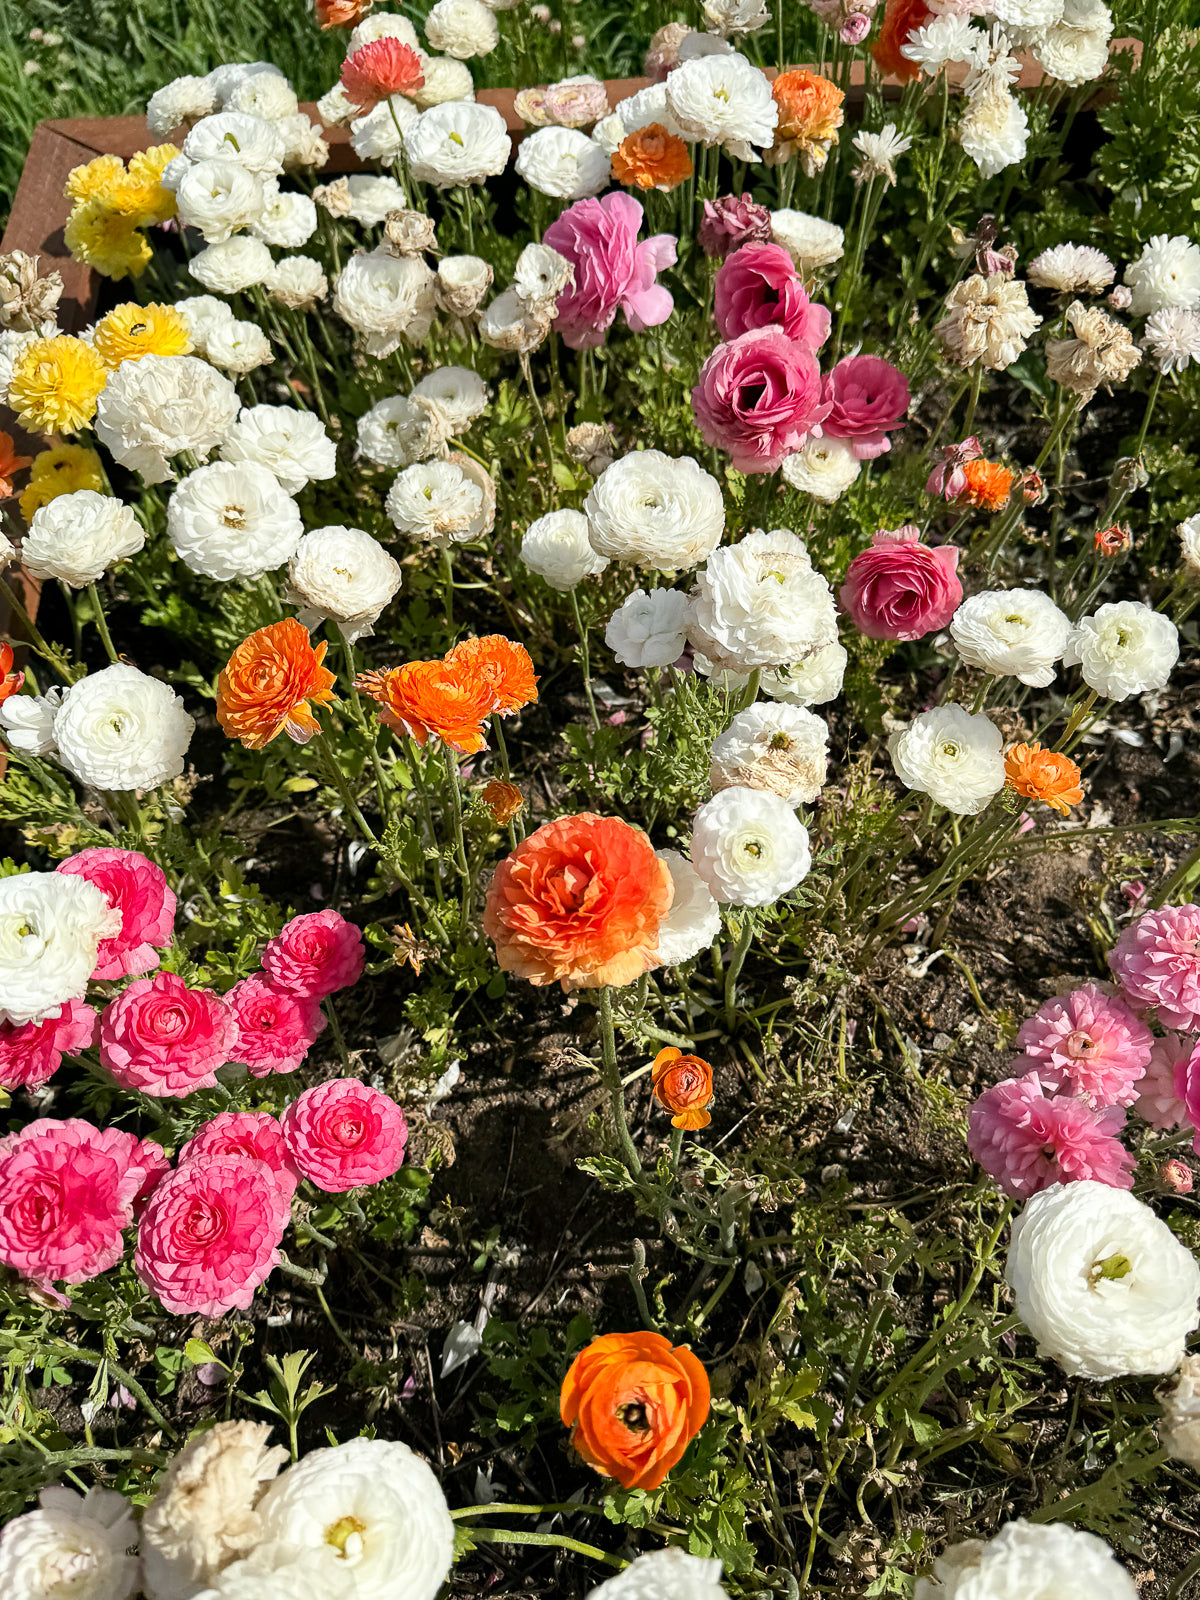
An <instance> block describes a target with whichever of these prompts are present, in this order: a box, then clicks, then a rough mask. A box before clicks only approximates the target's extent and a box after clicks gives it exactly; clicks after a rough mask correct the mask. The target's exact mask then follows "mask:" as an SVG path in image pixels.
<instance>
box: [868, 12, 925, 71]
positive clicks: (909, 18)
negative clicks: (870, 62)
mask: <svg viewBox="0 0 1200 1600" xmlns="http://www.w3.org/2000/svg"><path fill="white" fill-rule="evenodd" d="M932 15H933V13H932V12H931V11H930V9H929V7H928V6H927V5H926V4H925V0H887V7H886V9H885V11H884V14H883V26H882V28H881V29H880V30H879V37H878V38H877V39H876V40H875V43H874V44H873V45H872V46H871V54H872V55H873V56H874V57H875V65H876V66H877V67H878V68H879V70H880V72H881V73H882V74H883V76H884V77H885V78H899V79H901V80H902V81H904V82H907V81H908V80H909V79H910V78H919V77H920V76H921V69H920V67H918V66H917V64H916V62H915V61H909V60H908V59H907V57H905V56H902V55H901V54H900V51H901V48H902V47H903V46H904V45H906V44H907V43H908V41H909V39H910V37H911V36H912V35H913V34H914V33H915V32H916V31H917V29H918V28H923V27H924V26H925V24H926V23H927V22H928V21H929V20H930V18H931V17H932Z"/></svg>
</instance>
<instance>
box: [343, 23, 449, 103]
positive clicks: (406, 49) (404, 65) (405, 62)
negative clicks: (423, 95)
mask: <svg viewBox="0 0 1200 1600" xmlns="http://www.w3.org/2000/svg"><path fill="white" fill-rule="evenodd" d="M431 42H432V41H431ZM341 80H342V88H343V89H345V91H346V93H347V94H348V95H349V97H350V99H351V100H353V101H354V103H355V104H356V105H357V106H359V107H360V108H361V109H362V110H363V111H373V110H374V108H375V107H376V106H377V105H378V104H379V102H380V101H381V100H388V99H390V98H391V96H392V95H394V94H410V93H411V92H412V90H414V89H419V88H420V87H421V85H422V84H423V83H424V82H425V73H424V71H423V69H422V64H421V57H420V56H419V55H418V54H417V52H416V51H415V50H414V49H413V48H412V47H411V46H410V45H407V44H401V42H400V40H399V39H387V38H385V39H374V40H372V41H371V42H370V43H369V44H363V45H360V46H359V47H358V49H357V50H355V51H353V53H352V54H350V55H348V56H347V57H346V59H345V61H344V62H343V64H342V74H341Z"/></svg>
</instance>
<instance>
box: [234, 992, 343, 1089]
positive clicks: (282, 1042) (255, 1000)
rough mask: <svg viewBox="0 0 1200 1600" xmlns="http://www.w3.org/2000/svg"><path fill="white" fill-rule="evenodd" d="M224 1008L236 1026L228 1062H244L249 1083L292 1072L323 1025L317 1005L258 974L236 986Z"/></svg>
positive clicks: (298, 993)
mask: <svg viewBox="0 0 1200 1600" xmlns="http://www.w3.org/2000/svg"><path fill="white" fill-rule="evenodd" d="M225 1004H226V1005H227V1006H228V1007H229V1009H230V1010H231V1011H232V1012H233V1016H234V1020H235V1021H236V1023H237V1030H238V1031H237V1038H236V1039H235V1040H234V1043H233V1045H232V1046H231V1048H230V1052H229V1054H230V1059H231V1060H233V1061H241V1062H244V1063H245V1065H246V1066H247V1067H248V1068H249V1069H250V1076H251V1077H252V1078H265V1077H266V1076H267V1074H268V1073H269V1072H295V1070H296V1068H297V1067H298V1066H299V1065H300V1063H301V1062H302V1061H303V1060H304V1058H305V1056H306V1055H307V1054H308V1052H309V1049H310V1047H311V1046H312V1043H313V1040H314V1039H315V1038H316V1037H317V1035H318V1034H319V1033H320V1031H321V1029H322V1028H323V1027H324V1026H325V1018H324V1017H323V1016H322V1015H321V1005H320V1001H319V1000H317V999H315V998H314V997H313V996H312V995H311V994H305V993H303V992H294V991H291V990H288V989H282V988H280V986H279V985H278V984H277V983H275V982H274V981H273V980H272V979H271V978H264V977H261V976H260V975H258V974H257V973H256V974H254V975H253V976H251V977H249V978H243V979H242V981H241V983H235V984H234V986H233V988H232V989H230V990H229V991H228V993H227V994H226V996H225Z"/></svg>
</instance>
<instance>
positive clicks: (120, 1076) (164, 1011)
mask: <svg viewBox="0 0 1200 1600" xmlns="http://www.w3.org/2000/svg"><path fill="white" fill-rule="evenodd" d="M236 1038H237V1024H236V1022H235V1021H234V1019H233V1013H232V1012H231V1011H230V1009H229V1007H228V1006H227V1005H226V1004H225V1002H224V1000H222V999H221V997H220V995H216V994H213V993H212V992H211V991H210V990H208V989H189V988H188V986H187V984H186V983H185V982H184V981H183V979H182V978H181V977H179V975H178V974H177V973H174V972H156V973H155V974H154V976H153V977H152V978H138V979H137V981H136V982H134V983H131V984H130V985H129V987H128V989H126V990H124V991H123V992H122V993H121V994H119V995H118V996H117V998H116V999H115V1000H113V1001H112V1002H111V1003H110V1004H109V1005H107V1006H106V1007H105V1008H104V1011H103V1013H102V1015H101V1017H100V1060H101V1062H102V1063H103V1064H104V1066H105V1067H106V1068H107V1069H108V1071H109V1072H111V1073H112V1075H113V1077H114V1078H115V1079H116V1080H117V1082H118V1083H119V1084H120V1085H121V1087H122V1088H124V1089H140V1090H141V1092H142V1093H143V1094H150V1095H155V1096H164V1095H185V1094H191V1092H192V1090H193V1089H211V1088H212V1087H213V1085H214V1084H215V1083H216V1081H217V1080H216V1076H215V1074H216V1070H217V1068H218V1067H220V1066H223V1065H224V1064H225V1062H226V1061H228V1060H229V1058H230V1053H231V1051H232V1049H233V1045H234V1041H235V1040H236Z"/></svg>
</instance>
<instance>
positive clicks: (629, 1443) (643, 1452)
mask: <svg viewBox="0 0 1200 1600" xmlns="http://www.w3.org/2000/svg"><path fill="white" fill-rule="evenodd" d="M558 1405H559V1414H560V1415H561V1417H562V1420H563V1422H564V1423H565V1424H566V1426H567V1427H568V1428H570V1430H571V1443H572V1445H574V1447H575V1449H576V1450H577V1451H578V1452H579V1454H580V1455H581V1456H582V1457H583V1459H584V1460H585V1461H586V1462H587V1464H588V1466H589V1467H594V1468H595V1470H596V1471H597V1472H599V1473H602V1474H603V1476H604V1477H606V1478H615V1479H616V1480H617V1482H618V1483H619V1484H620V1485H621V1487H622V1488H623V1489H657V1488H658V1486H659V1484H660V1483H661V1482H662V1481H663V1479H664V1478H665V1477H666V1475H667V1473H668V1472H670V1470H671V1468H672V1467H673V1466H674V1465H675V1464H676V1462H677V1461H678V1460H679V1459H680V1457H681V1456H682V1455H683V1452H684V1451H685V1450H686V1449H687V1447H688V1444H689V1443H690V1441H691V1440H692V1439H693V1438H694V1437H695V1435H696V1434H697V1433H699V1431H700V1429H701V1428H702V1427H703V1426H704V1423H705V1421H706V1420H707V1418H708V1407H709V1387H708V1374H707V1373H706V1372H705V1370H704V1368H703V1367H702V1366H701V1365H700V1362H699V1361H698V1360H697V1359H696V1357H695V1356H694V1355H693V1354H692V1352H691V1351H690V1350H689V1349H688V1348H687V1346H686V1345H672V1344H671V1342H670V1340H669V1339H665V1338H664V1337H663V1335H662V1334H661V1333H604V1334H601V1335H600V1337H599V1338H598V1339H593V1340H592V1342H591V1344H589V1345H588V1347H587V1348H586V1350H581V1351H580V1352H579V1354H578V1355H577V1356H576V1357H575V1359H574V1361H572V1363H571V1367H570V1370H569V1371H568V1373H567V1375H566V1377H565V1378H564V1379H563V1386H562V1391H561V1393H560V1395H559V1402H558Z"/></svg>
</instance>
